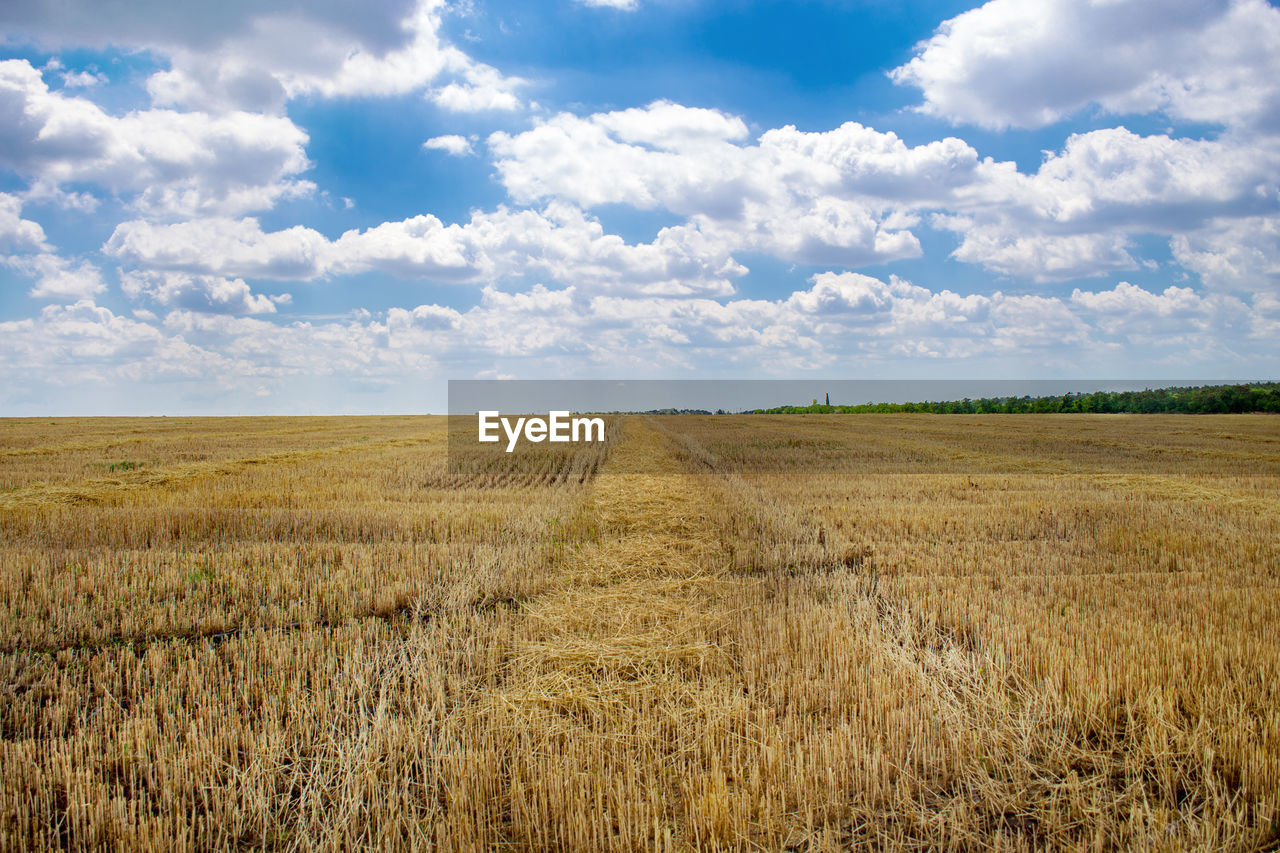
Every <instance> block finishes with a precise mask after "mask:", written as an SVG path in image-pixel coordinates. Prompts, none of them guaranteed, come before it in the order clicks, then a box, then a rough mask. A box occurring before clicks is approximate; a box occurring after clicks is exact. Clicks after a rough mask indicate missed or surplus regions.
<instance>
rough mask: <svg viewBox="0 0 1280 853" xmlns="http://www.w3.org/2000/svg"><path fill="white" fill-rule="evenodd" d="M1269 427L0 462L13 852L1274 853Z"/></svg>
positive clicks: (207, 440)
mask: <svg viewBox="0 0 1280 853" xmlns="http://www.w3.org/2000/svg"><path fill="white" fill-rule="evenodd" d="M1277 423H1278V422H1276V421H1275V420H1274V419H1271V418H1251V417H1239V418H1233V417H1221V418H1219V417H1204V418H1175V417H1170V418H1157V417H1144V418H1112V417H1106V416H1095V417H1090V416H1082V417H1038V418H1037V417H1034V416H1033V417H1029V418H1019V417H1008V416H998V417H988V418H983V417H973V418H932V417H927V416H924V417H920V416H917V417H892V416H869V417H830V416H828V417H796V416H789V417H782V418H764V417H752V418H720V417H717V418H688V417H681V418H658V419H640V418H633V419H629V420H627V421H626V422H625V423H624V424H622V426H621V429H622V433H621V435H620V436H618V435H616V430H617V426H616V425H615V427H614V430H615V434H614V436H613V437H614V438H618V439H620V440H617V441H611V443H610V445H609V447H608V448H606V449H605V450H606V451H607V458H605V457H604V455H603V454H604V452H605V451H597V450H584V451H579V452H577V453H576V454H571V455H569V456H566V457H564V458H551V457H548V458H546V459H542V460H540V461H538V463H537V464H536V465H533V466H532V467H529V468H526V469H525V471H524V473H523V474H518V475H514V476H507V477H504V476H499V475H497V474H495V475H494V476H493V477H492V478H490V479H487V480H486V479H484V478H481V479H479V480H476V479H468V478H463V477H459V476H457V475H456V473H455V474H451V473H450V472H449V471H448V470H447V469H446V467H445V445H446V433H447V431H446V427H445V424H444V423H443V421H442V420H441V419H425V418H416V419H415V418H399V419H397V418H379V419H323V420H322V419H297V420H288V419H281V420H275V419H272V420H267V419H263V420H256V419H245V420H225V421H223V420H211V421H193V422H187V423H177V422H161V423H159V424H157V423H155V422H143V421H130V422H124V421H122V422H99V421H58V422H55V423H54V424H53V425H52V426H49V425H47V422H31V421H10V422H0V481H2V482H3V483H5V484H8V485H7V488H8V491H7V492H4V493H0V530H2V531H3V536H2V537H0V666H2V667H3V669H4V677H3V685H4V686H3V688H2V689H3V690H4V695H3V697H2V701H0V732H2V734H3V740H2V741H0V766H2V768H3V772H2V774H0V798H2V799H3V802H4V803H5V808H4V809H3V811H0V847H3V848H40V847H53V846H63V847H74V848H89V847H95V848H96V847H107V848H127V849H171V848H173V847H191V848H200V849H231V848H236V847H245V846H249V847H266V848H271V849H316V848H322V849H348V848H351V847H360V846H368V847H380V848H385V847H421V848H432V849H434V848H439V849H447V850H480V849H494V848H519V849H566V850H603V849H626V850H637V849H642V850H649V849H691V848H698V849H743V850H750V849H765V850H776V849H781V848H790V849H842V848H849V847H863V848H869V849H884V848H900V849H912V848H914V849H922V850H924V849H974V850H978V849H999V850H1003V849H1043V848H1046V847H1048V848H1067V849H1103V850H1107V849H1134V848H1143V849H1153V850H1184V849H1232V850H1236V849H1270V848H1274V847H1275V846H1276V845H1277V844H1278V843H1280V823H1278V821H1280V800H1278V796H1277V795H1278V792H1280V696H1278V695H1277V693H1278V692H1280V688H1278V687H1277V685H1278V684H1280V647H1278V646H1280V642H1278V641H1277V639H1276V633H1277V631H1276V628H1277V626H1280V595H1277V593H1280V589H1278V587H1280V545H1278V544H1277V543H1280V535H1277V534H1280V529H1278V528H1280V512H1278V507H1280V489H1278V488H1277V483H1278V482H1280V480H1277V474H1280V459H1278V458H1277V456H1278V455H1277V454H1276V452H1275V448H1277V447H1280V427H1278V426H1277ZM149 428H150V429H151V430H152V431H151V432H148V430H149ZM126 448H127V454H126V452H125V450H126ZM125 458H128V459H133V458H137V459H141V460H144V461H145V460H151V461H147V464H146V465H142V466H138V467H135V468H129V469H128V470H123V469H120V468H117V469H116V470H115V471H110V470H104V468H109V467H110V465H111V464H115V463H118V462H119V461H121V459H125ZM602 459H603V465H602V464H601V460H602Z"/></svg>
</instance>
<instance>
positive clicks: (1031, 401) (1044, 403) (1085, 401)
mask: <svg viewBox="0 0 1280 853" xmlns="http://www.w3.org/2000/svg"><path fill="white" fill-rule="evenodd" d="M830 399H831V398H830V396H828V397H827V400H828V401H829V400H830ZM898 412H925V413H930V414H935V415H984V414H1054V413H1095V412H1096V413H1114V414H1121V413H1130V414H1159V413H1164V414H1238V413H1242V412H1280V384H1277V383H1275V382H1259V383H1251V384H1246V385H1197V386H1189V387H1185V388H1155V389H1147V390H1145V391H1094V392H1092V393H1087V394H1063V395H1062V396H1059V397H1030V396H1027V397H981V398H979V399H976V400H971V399H969V398H968V397H965V398H964V399H963V400H940V401H937V402H923V403H866V404H862V405H857V406H841V405H834V406H833V405H830V404H829V403H827V404H823V403H818V402H817V401H816V400H815V401H814V402H813V403H812V404H810V405H808V406H778V407H777V408H773V409H753V410H751V411H750V412H749V413H748V414H755V415H781V414H788V415H789V414H823V413H834V414H842V415H862V414H889V413H898Z"/></svg>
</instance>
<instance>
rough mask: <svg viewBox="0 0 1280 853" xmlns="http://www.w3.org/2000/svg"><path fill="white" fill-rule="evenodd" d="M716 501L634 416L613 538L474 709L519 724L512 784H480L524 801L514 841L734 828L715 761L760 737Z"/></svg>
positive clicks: (562, 581)
mask: <svg viewBox="0 0 1280 853" xmlns="http://www.w3.org/2000/svg"><path fill="white" fill-rule="evenodd" d="M706 501H707V495H706V494H705V493H704V492H703V491H702V490H700V489H699V488H698V484H697V482H696V479H695V478H694V477H693V476H691V475H689V474H688V473H685V472H683V471H682V470H681V468H680V465H679V463H678V462H677V461H676V459H675V458H674V457H673V456H672V454H671V452H670V450H669V449H668V448H667V447H666V440H665V439H663V438H662V437H661V436H659V435H658V434H656V433H655V432H654V431H653V430H652V429H650V428H648V427H646V426H645V425H644V424H643V423H641V422H638V421H634V420H633V421H631V422H630V423H629V424H628V432H627V436H626V438H625V440H624V441H622V442H621V443H620V444H619V445H618V447H617V448H616V449H615V450H614V452H613V454H612V455H611V457H610V460H609V462H608V463H607V464H606V466H605V469H604V470H603V471H602V472H601V474H600V475H599V476H598V477H597V479H596V483H595V486H594V489H593V495H592V503H593V507H592V509H593V512H594V516H595V517H596V518H597V519H598V521H599V524H600V527H601V532H600V536H599V539H598V541H596V542H593V543H590V544H588V545H586V546H585V547H583V548H582V549H581V550H580V551H579V552H578V553H577V554H576V555H575V557H574V559H572V560H571V561H570V562H569V563H568V564H567V565H566V566H565V569H564V572H563V574H562V576H560V577H558V578H556V579H555V580H554V581H553V587H552V589H551V591H550V592H548V593H547V594H544V595H542V596H540V597H539V598H537V599H536V600H535V601H533V602H530V603H529V604H527V605H526V606H525V608H524V617H525V618H524V620H523V622H524V624H523V627H522V630H521V631H520V634H519V636H518V638H517V639H516V641H515V646H514V648H512V649H511V650H510V653H509V657H508V663H507V669H506V671H505V673H504V678H503V681H502V684H501V685H500V686H499V687H497V688H496V689H492V690H490V691H489V692H488V693H487V694H486V695H484V696H483V697H480V698H481V701H480V702H479V704H478V705H477V706H476V707H475V708H473V709H471V710H470V712H469V713H468V716H470V715H471V714H481V715H484V716H485V717H487V718H488V719H487V720H486V725H485V728H488V729H489V730H490V731H494V730H499V731H502V732H504V733H505V735H506V737H505V738H504V740H505V744H504V748H503V751H504V752H505V753H506V754H505V756H504V758H505V763H506V764H507V766H508V768H509V779H507V780H506V781H505V784H506V785H509V788H508V792H480V791H477V792H475V793H477V794H480V795H481V797H483V796H484V794H485V793H499V798H500V799H503V800H506V799H507V797H506V796H503V794H507V795H508V796H509V798H510V799H509V803H510V806H509V810H510V813H509V814H508V815H506V816H505V821H504V822H505V823H506V824H507V832H506V834H507V836H508V839H509V840H511V841H515V842H516V843H524V844H533V845H535V846H538V847H541V848H544V849H549V848H552V847H556V848H576V849H584V850H588V849H607V848H609V847H619V846H621V847H626V846H631V845H634V844H635V843H636V841H637V839H645V843H646V844H647V845H651V846H657V847H671V846H673V845H676V846H681V847H685V846H688V845H689V844H691V843H692V844H695V845H697V844H705V843H707V842H708V841H710V840H712V839H713V838H715V837H721V838H724V837H727V834H728V833H729V830H730V827H728V826H722V827H718V828H717V826H715V825H714V815H715V810H714V809H708V808H707V807H706V805H707V804H706V800H707V799H708V798H711V797H714V795H715V792H714V791H712V790H705V789H704V788H705V786H707V785H708V784H709V783H708V770H710V768H709V767H708V766H705V763H706V762H707V761H708V760H709V758H710V753H712V752H715V751H717V748H718V747H719V746H720V743H719V741H720V740H722V739H723V738H732V737H745V736H747V734H746V732H745V731H743V729H744V722H743V720H742V719H741V717H742V716H743V715H742V714H741V713H733V712H734V711H738V712H741V711H742V710H743V709H744V706H745V704H746V700H745V699H744V698H741V692H739V694H738V695H739V699H738V700H737V701H736V702H735V703H732V704H736V705H737V706H738V707H736V708H734V707H732V706H726V703H725V691H724V689H723V688H724V684H723V682H724V679H725V676H726V674H727V673H729V672H731V671H732V670H733V665H732V663H731V661H730V660H729V658H730V657H731V656H732V649H730V648H727V647H726V646H725V644H724V640H726V639H727V638H726V636H725V626H726V622H727V620H728V618H729V616H730V615H731V612H730V608H729V606H728V605H727V603H726V600H725V598H726V593H727V592H729V590H730V589H731V588H732V587H734V586H735V585H736V584H735V582H734V581H733V580H732V579H730V578H727V577H726V576H725V568H724V567H725V566H726V565H727V561H726V560H725V559H724V555H723V554H722V553H720V544H719V542H718V540H717V538H716V537H715V535H714V531H713V530H712V529H711V527H710V524H709V522H708V519H707V515H706V513H707V504H706ZM717 717H719V718H720V719H715V718H717ZM472 722H474V720H473V721H472ZM495 724H497V725H495ZM713 735H716V737H715V741H716V742H713V741H712V740H711V739H709V738H712V736H713ZM695 765H696V766H695ZM477 781H478V782H479V781H482V780H477ZM602 815H604V816H606V819H605V820H601V816H602ZM480 825H482V826H483V825H484V823H481V824H480ZM736 829H737V831H741V829H742V827H737V828H736ZM735 834H736V833H735ZM477 840H478V841H479V840H480V839H477Z"/></svg>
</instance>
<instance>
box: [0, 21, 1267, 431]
mask: <svg viewBox="0 0 1280 853" xmlns="http://www.w3.org/2000/svg"><path fill="white" fill-rule="evenodd" d="M1278 339H1280V9H1278V8H1277V7H1276V5H1274V4H1272V3H1268V2H1266V0H1233V1H1232V2H1228V0H1195V2H1192V0H1154V1H1153V0H1093V2H1083V0H991V2H988V3H986V4H983V5H973V4H971V3H958V2H930V3H926V2H891V0H860V1H856V0H813V2H768V0H761V1H760V2H748V0H725V2H712V0H549V2H540V3H521V2H516V0H463V2H443V0H388V2H381V3H376V4H365V3H356V2H348V0H321V2H312V3H299V2H297V0H254V2H247V0H222V2H219V3H205V2H201V3H193V4H173V3H169V2H161V0H140V2H135V3H127V4H103V3H100V2H97V0H61V2H57V3H53V2H40V0H10V2H7V3H5V4H4V6H3V7H0V375H3V379H4V381H3V385H2V386H0V415H24V414H159V413H167V414H187V413H191V414H219V413H255V412H274V413H307V412H401V411H414V410H421V409H431V410H440V409H441V408H442V407H443V399H444V397H443V395H444V383H443V380H445V379H447V378H454V379H462V378H501V377H515V378H522V379H533V378H538V379H547V378H613V377H617V378H673V379H680V378H699V379H705V378H745V377H760V378H787V377H795V378H811V377H819V376H821V377H840V378H848V379H855V378H856V379H865V378H929V379H936V378H990V379H1008V378H1037V379H1049V378H1060V377H1063V378H1066V377H1070V378H1075V377H1096V378H1153V379H1158V378H1169V377H1177V378H1211V377H1214V378H1220V377H1237V378H1274V377H1276V376H1277V374H1280V347H1277V344H1276V341H1277V340H1278Z"/></svg>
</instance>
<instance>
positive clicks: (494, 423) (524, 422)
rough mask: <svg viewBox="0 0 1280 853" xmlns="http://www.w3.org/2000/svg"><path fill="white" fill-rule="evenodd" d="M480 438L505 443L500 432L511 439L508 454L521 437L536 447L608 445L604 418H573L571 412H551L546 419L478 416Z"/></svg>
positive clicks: (498, 415) (508, 441)
mask: <svg viewBox="0 0 1280 853" xmlns="http://www.w3.org/2000/svg"><path fill="white" fill-rule="evenodd" d="M477 414H478V415H479V419H478V421H477V423H478V424H479V431H480V436H479V440H480V441H482V442H496V441H501V440H502V439H501V436H499V435H498V428H499V427H501V428H502V431H503V432H504V433H506V436H507V452H508V453H511V452H512V451H514V450H515V449H516V444H517V443H518V442H519V441H520V438H521V436H523V437H524V439H525V441H531V442H534V443H535V444H536V443H538V442H540V441H553V442H570V441H574V442H577V441H604V418H584V417H577V418H574V417H570V416H569V412H548V413H547V416H546V417H545V418H542V417H536V416H529V417H510V418H504V417H502V416H501V415H500V414H499V413H498V412H496V411H489V412H478V413H477Z"/></svg>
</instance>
